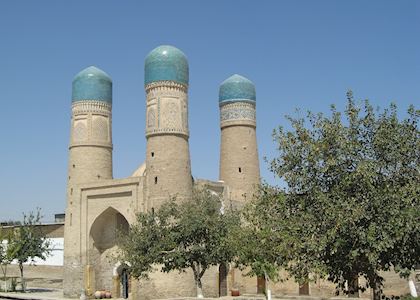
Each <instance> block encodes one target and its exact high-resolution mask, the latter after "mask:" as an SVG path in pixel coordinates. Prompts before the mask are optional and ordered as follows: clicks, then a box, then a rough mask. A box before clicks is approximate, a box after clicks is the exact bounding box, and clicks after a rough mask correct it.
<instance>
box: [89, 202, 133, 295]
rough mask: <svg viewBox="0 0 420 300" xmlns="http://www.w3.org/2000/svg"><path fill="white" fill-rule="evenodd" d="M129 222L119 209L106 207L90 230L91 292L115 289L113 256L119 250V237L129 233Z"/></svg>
mask: <svg viewBox="0 0 420 300" xmlns="http://www.w3.org/2000/svg"><path fill="white" fill-rule="evenodd" d="M128 230H129V223H128V221H127V219H126V218H125V217H124V215H123V214H121V213H120V212H119V211H118V210H116V209H115V208H113V207H108V208H106V209H105V210H104V211H103V212H102V213H101V214H100V215H99V216H98V217H96V219H95V221H94V222H93V223H92V226H91V228H90V230H89V251H88V265H89V268H90V270H88V274H87V275H88V278H87V281H88V285H89V286H90V288H89V290H90V292H91V293H92V292H95V291H96V290H109V291H113V290H114V284H113V269H114V265H115V262H112V256H113V254H114V253H115V251H116V250H117V247H118V246H117V243H118V238H119V236H120V235H121V234H126V233H128Z"/></svg>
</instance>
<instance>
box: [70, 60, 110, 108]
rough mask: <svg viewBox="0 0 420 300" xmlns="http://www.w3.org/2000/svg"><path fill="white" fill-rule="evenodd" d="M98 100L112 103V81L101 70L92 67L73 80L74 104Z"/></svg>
mask: <svg viewBox="0 0 420 300" xmlns="http://www.w3.org/2000/svg"><path fill="white" fill-rule="evenodd" d="M81 100H96V101H98V100H99V101H104V102H107V103H112V79H111V77H109V75H108V74H106V73H105V72H104V71H102V70H101V69H98V68H97V67H94V66H90V67H88V68H86V69H84V70H82V71H81V72H79V73H78V74H77V75H76V76H75V77H74V79H73V90H72V102H76V101H81Z"/></svg>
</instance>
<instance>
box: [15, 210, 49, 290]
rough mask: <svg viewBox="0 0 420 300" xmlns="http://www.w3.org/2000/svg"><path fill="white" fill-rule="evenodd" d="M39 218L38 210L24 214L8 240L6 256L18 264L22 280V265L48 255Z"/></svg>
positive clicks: (46, 242)
mask: <svg viewBox="0 0 420 300" xmlns="http://www.w3.org/2000/svg"><path fill="white" fill-rule="evenodd" d="M41 218H42V216H41V210H40V209H37V211H36V212H35V213H34V212H30V213H29V214H28V215H26V214H24V215H23V222H22V225H20V226H19V227H17V228H15V230H14V231H13V234H12V235H11V236H10V237H9V239H8V244H7V251H8V255H9V257H11V258H12V259H14V260H16V261H17V262H18V264H19V269H20V275H21V278H22V280H23V264H24V263H26V262H33V261H34V259H35V258H37V257H38V258H40V259H43V260H45V259H46V258H47V256H48V254H49V253H50V249H49V247H50V242H49V240H48V239H47V238H46V236H45V234H44V233H43V232H42V229H41V227H40V226H39V225H40V224H41ZM22 282H23V281H22Z"/></svg>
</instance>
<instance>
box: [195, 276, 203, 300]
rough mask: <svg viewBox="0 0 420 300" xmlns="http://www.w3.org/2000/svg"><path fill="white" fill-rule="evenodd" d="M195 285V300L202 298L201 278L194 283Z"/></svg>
mask: <svg viewBox="0 0 420 300" xmlns="http://www.w3.org/2000/svg"><path fill="white" fill-rule="evenodd" d="M195 285H196V287H197V298H204V296H203V286H202V285H201V278H198V280H196V281H195Z"/></svg>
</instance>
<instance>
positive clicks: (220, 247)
mask: <svg viewBox="0 0 420 300" xmlns="http://www.w3.org/2000/svg"><path fill="white" fill-rule="evenodd" d="M221 206H222V203H221V201H220V197H219V196H218V195H217V194H214V193H212V192H211V191H209V190H207V189H205V188H203V189H198V188H197V189H195V190H194V191H193V197H192V198H191V199H187V200H184V201H182V202H181V201H177V200H176V199H172V200H170V201H168V202H167V203H164V204H163V205H162V206H161V207H160V209H158V210H157V211H151V212H145V213H139V214H138V216H137V222H136V223H135V224H134V225H132V226H131V227H130V233H129V234H128V236H126V237H123V238H122V241H121V244H120V248H121V255H120V256H119V257H118V259H119V260H121V261H125V262H127V265H129V266H130V267H129V271H130V273H131V275H132V276H134V277H136V278H147V277H148V273H149V272H151V271H152V269H153V265H155V264H160V265H161V270H162V271H163V272H170V271H172V270H178V271H184V270H186V269H189V268H190V269H192V271H193V274H194V280H195V282H196V286H197V295H198V296H202V283H201V278H202V276H203V275H204V273H205V271H206V270H207V269H208V268H209V267H210V266H215V265H219V264H222V263H227V262H230V261H232V259H233V256H234V255H235V245H234V243H233V242H232V239H230V238H229V237H230V235H231V233H232V232H233V231H234V228H235V226H238V224H239V218H238V215H237V214H236V213H235V211H233V210H231V209H225V212H224V213H221Z"/></svg>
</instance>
